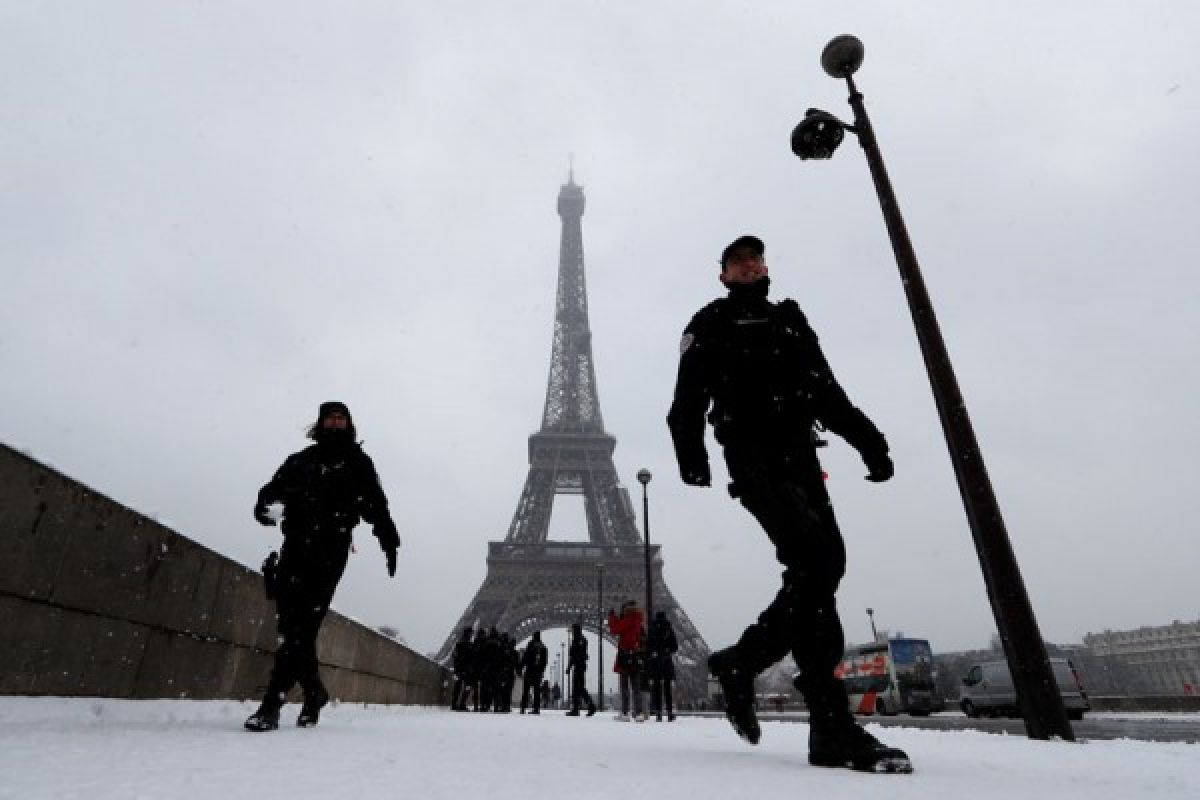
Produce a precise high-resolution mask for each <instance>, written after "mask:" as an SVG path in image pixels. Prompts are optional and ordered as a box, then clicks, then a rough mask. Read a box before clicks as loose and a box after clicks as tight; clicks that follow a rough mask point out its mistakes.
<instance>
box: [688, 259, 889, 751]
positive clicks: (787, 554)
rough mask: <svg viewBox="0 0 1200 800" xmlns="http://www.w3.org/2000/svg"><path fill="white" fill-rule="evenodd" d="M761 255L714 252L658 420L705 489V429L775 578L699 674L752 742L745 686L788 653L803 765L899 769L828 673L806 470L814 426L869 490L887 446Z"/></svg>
mask: <svg viewBox="0 0 1200 800" xmlns="http://www.w3.org/2000/svg"><path fill="white" fill-rule="evenodd" d="M764 252H765V247H764V245H763V242H762V240H761V239H758V238H757V237H754V236H742V237H740V238H738V239H736V240H734V241H733V242H731V243H730V244H729V245H728V246H727V247H726V248H725V250H724V252H722V254H721V261H720V264H721V272H720V280H721V282H722V283H723V284H724V285H725V287H726V288H727V289H728V290H729V294H728V296H727V297H723V298H720V299H718V300H716V301H714V302H712V303H710V304H708V305H707V306H705V307H704V308H703V309H701V310H700V311H699V312H698V313H697V314H696V315H695V316H694V317H692V320H691V322H690V323H689V324H688V326H687V327H686V328H685V329H684V333H683V341H682V342H681V343H680V358H679V375H678V379H677V382H676V386H675V398H674V401H673V403H672V405H671V410H670V413H669V414H668V415H667V424H668V427H669V428H670V430H671V437H672V439H673V441H674V445H675V455H676V458H677V460H678V462H679V471H680V476H681V477H682V478H683V481H684V483H687V484H690V485H692V486H709V485H711V482H712V477H711V473H710V470H709V462H708V453H707V451H706V449H705V445H704V429H705V420H706V417H707V420H708V421H709V422H711V423H712V426H713V432H714V434H715V436H716V439H717V441H718V442H719V443H720V444H721V446H722V447H723V448H724V453H725V464H726V466H727V467H728V469H729V477H730V478H731V479H732V481H733V482H732V483H731V484H730V485H729V493H730V494H731V495H732V496H733V497H735V498H737V499H738V500H740V501H741V503H742V505H743V506H744V507H745V508H746V510H747V511H749V512H750V513H751V514H753V515H754V517H755V518H756V519H757V520H758V522H759V524H760V525H762V527H763V530H764V531H765V532H766V534H767V536H768V538H770V540H771V543H772V544H773V545H774V546H775V554H776V557H777V558H778V559H779V562H780V563H781V564H782V565H783V567H784V572H783V586H782V587H781V588H780V590H779V593H778V594H777V595H776V597H775V599H774V600H773V601H772V602H771V604H770V605H769V606H768V607H767V608H766V610H764V611H763V612H762V614H761V615H760V616H759V618H758V621H757V622H756V623H755V624H753V625H751V626H749V627H748V628H746V630H745V632H744V633H743V634H742V636H741V638H740V639H739V640H738V642H737V644H735V645H734V646H732V647H728V648H726V649H724V650H721V651H719V652H717V653H714V654H713V655H712V656H711V657H710V659H709V669H710V670H711V671H712V673H713V674H714V675H715V676H716V677H717V679H718V680H719V682H720V684H721V690H722V692H723V693H724V695H725V703H726V716H727V717H728V719H729V721H730V722H731V723H732V724H733V727H734V729H735V730H736V731H737V732H738V733H739V734H740V735H741V736H742V737H743V738H745V739H746V740H747V741H749V742H750V743H751V744H755V743H757V742H758V739H759V736H760V735H761V731H760V728H759V726H758V720H757V718H756V716H755V713H754V676H755V675H757V674H758V673H759V672H762V671H763V670H764V669H766V668H767V667H769V666H770V665H772V664H774V663H775V662H777V661H779V659H781V658H782V657H783V656H784V655H785V654H787V653H788V652H789V651H790V652H791V653H792V655H793V656H794V657H795V659H796V664H797V666H798V667H799V668H800V674H799V676H798V678H797V680H796V685H797V688H798V689H800V691H801V692H802V693H803V694H804V699H805V702H806V703H807V705H808V708H809V711H810V738H809V761H810V763H812V764H815V765H819V766H846V765H851V766H854V767H855V768H857V769H866V770H870V771H883V770H889V771H907V770H911V764H910V763H908V757H907V756H906V755H905V754H904V753H903V752H901V751H899V750H896V749H895V748H888V747H885V746H884V745H882V744H880V743H879V742H878V741H877V740H876V739H874V737H872V736H871V735H870V734H868V733H866V732H865V731H863V730H862V729H861V728H860V727H859V726H858V725H857V724H856V723H855V722H854V718H853V716H852V715H851V714H850V712H849V709H848V703H847V700H846V692H845V688H844V687H843V685H842V682H841V681H840V680H839V679H837V678H835V677H834V675H833V670H834V667H835V666H836V665H837V663H838V661H839V660H840V658H841V656H842V649H843V645H844V640H843V634H842V624H841V620H840V619H839V618H838V613H837V605H836V603H835V600H834V594H835V592H836V591H837V588H838V584H839V583H840V582H841V579H842V576H843V574H844V572H845V567H846V550H845V545H844V543H843V541H842V535H841V532H840V531H839V530H838V525H837V520H836V519H835V517H834V514H833V506H832V505H831V504H830V501H829V495H828V493H827V492H826V489H825V482H824V475H823V472H822V470H821V464H820V462H819V461H818V459H817V453H816V441H815V436H814V433H813V431H814V425H815V424H816V423H820V424H821V425H822V426H823V427H824V428H826V429H828V430H830V431H832V432H834V433H836V434H837V435H839V436H841V437H842V438H843V439H844V440H846V442H848V443H849V444H850V445H851V446H852V447H854V448H855V449H856V450H857V451H858V452H859V454H860V455H861V456H862V459H863V462H864V463H865V464H866V467H867V476H866V477H867V480H869V481H875V482H880V481H886V480H888V479H889V478H891V477H892V473H893V466H892V460H891V457H890V456H889V454H888V444H887V441H886V440H885V439H884V437H883V434H881V433H880V432H879V430H878V429H877V428H876V427H875V425H874V424H872V423H871V420H870V419H868V418H867V416H866V415H865V414H863V412H862V411H860V410H859V409H858V408H856V407H855V406H854V405H852V404H851V402H850V400H849V399H848V398H847V397H846V393H845V392H844V391H843V390H842V387H841V386H839V385H838V382H837V380H836V379H835V378H834V376H833V371H832V370H831V369H830V368H829V363H828V362H827V361H826V359H825V355H824V353H822V351H821V346H820V344H819V343H818V341H817V336H816V334H815V333H813V330H812V328H811V327H809V324H808V320H807V319H806V318H805V316H804V313H803V312H802V311H801V310H800V307H799V306H798V305H797V304H796V302H795V301H794V300H791V299H787V300H783V301H782V302H779V303H773V302H771V301H770V300H768V299H767V293H768V290H769V287H770V278H769V277H768V276H767V265H766V261H765V259H764Z"/></svg>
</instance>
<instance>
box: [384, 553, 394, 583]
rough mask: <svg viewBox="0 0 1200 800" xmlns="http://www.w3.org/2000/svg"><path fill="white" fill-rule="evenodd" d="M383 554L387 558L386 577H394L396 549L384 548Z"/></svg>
mask: <svg viewBox="0 0 1200 800" xmlns="http://www.w3.org/2000/svg"><path fill="white" fill-rule="evenodd" d="M383 555H384V557H385V558H386V559H387V571H388V577H389V578H394V577H396V550H395V548H392V549H391V550H384V551H383Z"/></svg>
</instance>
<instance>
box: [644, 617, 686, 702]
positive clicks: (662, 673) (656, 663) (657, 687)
mask: <svg viewBox="0 0 1200 800" xmlns="http://www.w3.org/2000/svg"><path fill="white" fill-rule="evenodd" d="M678 650H679V644H678V643H677V642H676V641H675V629H674V628H672V627H671V622H670V621H669V620H668V619H667V615H666V612H663V611H656V612H654V620H653V621H652V622H651V623H650V630H649V632H648V633H647V634H646V673H647V675H648V677H649V678H650V704H651V705H652V706H653V707H654V718H655V719H656V720H658V721H659V722H662V715H663V704H664V701H665V703H666V707H667V721H668V722H674V721H675V702H674V699H673V697H672V693H671V682H672V681H674V680H675V660H674V658H673V656H674V655H675V653H676V652H677V651H678Z"/></svg>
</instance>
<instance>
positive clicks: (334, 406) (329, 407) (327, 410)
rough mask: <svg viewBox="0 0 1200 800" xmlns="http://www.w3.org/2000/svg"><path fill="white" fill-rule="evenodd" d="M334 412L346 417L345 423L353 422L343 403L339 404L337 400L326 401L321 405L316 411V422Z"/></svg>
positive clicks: (347, 408) (348, 410) (348, 409)
mask: <svg viewBox="0 0 1200 800" xmlns="http://www.w3.org/2000/svg"><path fill="white" fill-rule="evenodd" d="M334 411H340V412H342V413H343V414H344V415H345V416H346V420H347V421H349V422H353V421H354V420H353V418H352V417H351V416H350V408H349V407H348V406H347V405H346V404H345V403H340V402H338V401H337V400H327V401H325V402H324V403H321V408H320V409H319V410H318V411H317V421H318V422H319V421H320V420H323V419H325V417H326V416H327V415H328V414H331V413H333V412H334Z"/></svg>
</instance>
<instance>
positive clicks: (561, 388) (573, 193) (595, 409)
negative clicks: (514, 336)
mask: <svg viewBox="0 0 1200 800" xmlns="http://www.w3.org/2000/svg"><path fill="white" fill-rule="evenodd" d="M584 205H585V203H584V197H583V187H581V186H578V185H576V183H575V171H574V168H572V170H571V173H570V175H569V177H568V178H567V182H566V183H565V184H563V187H562V189H561V190H560V191H559V193H558V215H559V216H560V217H561V218H562V238H561V240H560V243H559V249H558V292H557V295H556V300H555V307H554V339H553V344H552V345H551V350H550V379H549V381H547V384H546V405H545V409H544V410H543V412H542V431H544V432H548V431H559V432H570V433H603V432H604V420H603V419H602V418H601V416H600V397H599V394H598V391H597V389H596V370H595V366H594V365H593V363H592V332H591V329H590V328H589V327H588V306H587V279H586V277H585V276H584V269H583V209H584Z"/></svg>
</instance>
